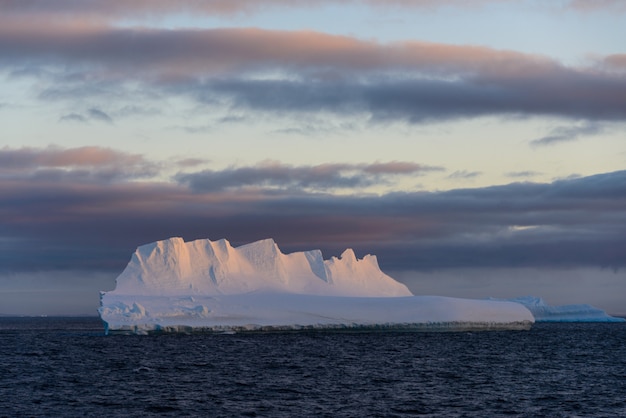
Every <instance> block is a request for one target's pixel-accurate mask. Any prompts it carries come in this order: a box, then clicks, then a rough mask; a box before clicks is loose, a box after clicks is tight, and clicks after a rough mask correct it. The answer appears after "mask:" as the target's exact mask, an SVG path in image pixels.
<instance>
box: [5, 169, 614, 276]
mask: <svg viewBox="0 0 626 418" xmlns="http://www.w3.org/2000/svg"><path fill="white" fill-rule="evenodd" d="M262 174H263V173H262ZM244 177H245V176H244ZM245 178H247V177H245ZM320 181H321V180H320ZM0 231H2V232H1V234H0V266H2V269H6V270H8V271H20V270H22V271H26V270H46V269H68V268H71V269H82V270H84V269H88V270H89V269H94V270H95V269H99V270H103V269H107V270H110V271H121V269H123V267H124V265H125V264H126V263H127V261H128V258H129V256H130V254H131V253H132V251H133V250H134V249H135V248H136V247H137V246H138V245H141V244H143V243H146V242H150V241H155V240H158V239H163V238H167V237H170V236H182V237H184V238H185V239H187V240H191V239H196V238H210V239H219V238H227V239H229V240H230V241H231V242H233V244H235V245H239V244H244V243H247V242H251V241H254V240H258V239H263V238H267V237H273V238H274V239H276V241H277V242H278V243H279V245H280V246H281V248H282V249H283V250H284V251H285V252H291V251H296V250H305V249H311V248H321V249H322V250H323V251H324V253H325V254H326V256H329V255H338V254H339V253H340V252H341V251H342V250H343V249H344V248H346V247H352V248H354V249H355V250H356V251H357V254H358V255H360V256H362V255H364V254H365V253H375V254H377V255H378V256H379V260H380V263H381V266H383V268H385V269H390V270H391V269H393V270H395V271H399V270H421V271H425V270H429V269H443V268H453V267H454V268H470V267H471V268H486V267H503V268H509V267H533V268H538V267H546V268H547V267H552V268H556V267H558V268H561V267H585V266H586V267H609V268H622V267H624V265H625V264H626V171H619V172H613V173H606V174H600V175H595V176H589V177H581V178H577V179H570V180H559V181H555V182H553V183H550V184H538V183H527V182H526V183H512V184H508V185H503V186H494V187H485V188H473V189H472V188H468V189H457V190H451V191H446V192H414V193H389V194H386V195H382V196H354V195H350V196H341V195H330V194H321V193H306V192H304V191H301V190H300V191H298V192H294V191H292V190H272V191H268V190H265V191H263V190H249V191H245V190H237V191H236V192H232V193H231V192H229V191H228V190H222V191H212V192H208V191H206V192H199V191H198V190H196V191H193V190H190V189H189V188H187V187H185V186H181V185H176V184H170V183H155V182H143V183H142V182H129V183H93V184H85V183H79V182H72V181H70V180H68V181H65V182H57V183H55V182H50V181H47V180H46V179H42V178H22V179H0Z"/></svg>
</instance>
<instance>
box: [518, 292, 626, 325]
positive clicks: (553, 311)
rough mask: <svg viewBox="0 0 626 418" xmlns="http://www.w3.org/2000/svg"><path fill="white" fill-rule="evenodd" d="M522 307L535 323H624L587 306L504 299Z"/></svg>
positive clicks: (526, 299) (539, 299) (534, 298)
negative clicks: (530, 314)
mask: <svg viewBox="0 0 626 418" xmlns="http://www.w3.org/2000/svg"><path fill="white" fill-rule="evenodd" d="M506 300H507V301H510V302H517V303H520V304H522V305H524V306H525V307H526V308H528V310H529V311H530V312H532V314H533V316H534V317H535V321H537V322H624V321H626V319H624V318H616V317H614V316H610V315H609V314H607V313H606V312H605V311H603V310H602V309H599V308H596V307H594V306H591V305H587V304H580V305H560V306H550V305H548V304H547V303H546V301H544V300H543V299H541V298H539V297H535V296H523V297H519V298H514V299H506Z"/></svg>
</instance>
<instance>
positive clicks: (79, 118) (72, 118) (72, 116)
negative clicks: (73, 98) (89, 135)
mask: <svg viewBox="0 0 626 418" xmlns="http://www.w3.org/2000/svg"><path fill="white" fill-rule="evenodd" d="M59 122H80V123H86V122H87V118H86V117H84V116H83V115H80V114H78V113H68V114H67V115H63V116H61V117H60V118H59Z"/></svg>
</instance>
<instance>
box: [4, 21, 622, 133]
mask: <svg viewBox="0 0 626 418" xmlns="http://www.w3.org/2000/svg"><path fill="white" fill-rule="evenodd" d="M622 61H623V60H622V59H621V55H612V56H609V57H606V58H602V57H601V58H600V59H598V60H597V62H596V63H595V64H593V65H591V66H588V67H571V66H565V65H563V64H561V63H559V62H557V61H555V60H552V59H550V58H548V57H544V56H538V55H531V54H523V53H519V52H515V51H506V50H497V49H492V48H487V47H480V46H465V45H464V46H458V45H447V44H437V43H427V42H419V41H406V42H396V43H387V44H383V43H378V42H375V41H371V40H362V39H358V38H353V37H347V36H338V35H329V34H324V33H319V32H310V31H309V32H307V31H276V30H263V29H253V28H222V29H178V30H167V29H157V28H119V27H109V26H106V25H104V26H103V25H100V24H94V25H90V24H89V23H84V24H83V23H81V24H65V23H54V22H53V23H48V24H40V25H37V26H28V25H26V26H25V25H23V24H21V23H19V22H11V21H7V22H3V24H2V26H0V62H1V63H2V64H3V66H4V67H5V72H7V73H6V74H9V75H10V74H13V75H12V76H13V77H18V74H22V76H23V74H27V75H28V77H36V79H37V80H38V81H39V83H38V84H37V85H38V86H39V87H38V88H39V89H40V92H39V96H40V98H42V99H47V100H66V101H70V102H73V101H80V100H83V99H89V100H92V101H93V100H100V101H104V99H105V98H106V97H107V95H115V96H116V97H120V96H121V97H123V96H124V95H128V97H129V98H130V97H131V96H132V97H135V96H133V95H134V93H136V91H137V86H140V89H141V90H142V91H144V92H150V91H152V92H153V94H157V95H159V94H161V95H170V96H171V95H174V96H180V97H186V98H188V99H191V100H193V101H194V102H196V103H198V104H203V105H207V106H210V105H216V104H218V105H219V106H220V107H226V108H230V109H231V111H233V112H240V111H254V112H261V113H268V112H270V113H271V112H276V113H281V114H299V113H302V112H306V113H311V114H316V113H320V112H329V113H332V114H335V115H338V116H351V115H354V114H364V115H367V116H369V117H370V119H371V120H372V121H404V122H409V123H419V122H424V121H437V120H447V119H457V118H472V117H479V116H485V115H502V116H506V115H515V116H550V117H553V116H558V117H565V118H571V119H575V120H596V121H602V120H613V121H624V120H626V106H625V100H624V97H626V72H624V66H623V65H621V63H622ZM88 117H89V118H91V119H93V120H99V121H101V122H106V123H112V122H113V121H112V118H111V117H110V116H109V115H108V114H107V113H106V109H101V108H95V107H92V108H91V109H89V111H88ZM81 118H82V119H83V120H84V119H86V117H85V116H82V115H80V114H70V115H66V116H63V117H62V119H63V120H74V121H78V120H80V119H81Z"/></svg>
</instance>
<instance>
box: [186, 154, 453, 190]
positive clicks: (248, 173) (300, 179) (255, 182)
mask: <svg viewBox="0 0 626 418" xmlns="http://www.w3.org/2000/svg"><path fill="white" fill-rule="evenodd" d="M432 171H443V168H442V167H432V166H425V165H420V164H416V163H411V162H403V161H392V162H387V163H374V164H320V165H316V166H297V167H296V166H292V165H288V164H282V163H280V162H275V161H267V162H264V163H262V164H259V165H257V166H251V167H233V168H228V169H224V170H217V171H216V170H204V171H201V172H196V173H185V174H182V173H181V174H178V175H177V176H176V180H177V181H178V182H179V183H181V184H184V185H187V186H189V188H190V189H191V190H193V191H195V192H216V191H221V190H226V189H236V188H241V187H256V188H268V187H269V188H279V189H296V190H301V189H313V190H329V189H358V188H365V187H369V186H374V185H380V184H383V185H387V184H389V183H390V181H391V177H394V176H406V175H412V176H419V175H421V174H424V173H427V172H432Z"/></svg>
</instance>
